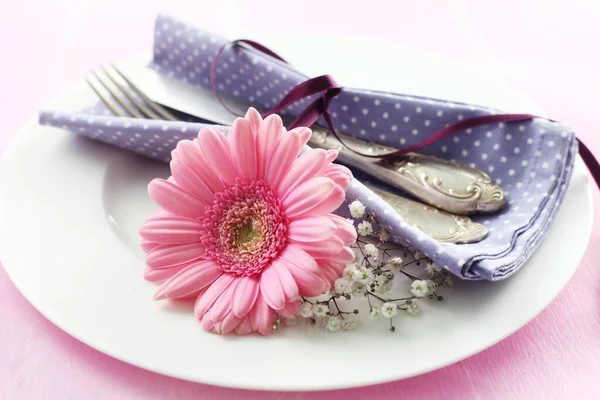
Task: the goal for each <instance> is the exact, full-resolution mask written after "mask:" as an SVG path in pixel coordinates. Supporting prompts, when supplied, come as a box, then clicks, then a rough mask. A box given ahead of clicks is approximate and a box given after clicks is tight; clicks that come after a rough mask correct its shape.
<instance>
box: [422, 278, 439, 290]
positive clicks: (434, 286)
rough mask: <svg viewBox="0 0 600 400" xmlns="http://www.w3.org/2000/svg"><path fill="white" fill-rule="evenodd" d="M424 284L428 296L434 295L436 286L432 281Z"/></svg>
mask: <svg viewBox="0 0 600 400" xmlns="http://www.w3.org/2000/svg"><path fill="white" fill-rule="evenodd" d="M425 282H427V293H428V294H433V293H435V291H436V290H437V287H438V284H437V283H435V282H434V281H432V280H431V279H427V280H426V281H425Z"/></svg>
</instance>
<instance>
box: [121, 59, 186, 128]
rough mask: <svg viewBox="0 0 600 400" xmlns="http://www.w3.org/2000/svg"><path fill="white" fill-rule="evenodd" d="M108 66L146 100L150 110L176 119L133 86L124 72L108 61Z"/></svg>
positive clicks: (174, 119)
mask: <svg viewBox="0 0 600 400" xmlns="http://www.w3.org/2000/svg"><path fill="white" fill-rule="evenodd" d="M110 66H111V67H112V68H113V69H114V70H115V71H116V72H117V74H119V76H120V77H121V78H122V79H123V80H124V81H125V82H127V84H128V85H129V87H130V88H131V89H132V90H133V91H134V92H135V93H136V94H137V95H138V96H140V97H141V98H142V100H144V101H145V102H146V104H148V106H150V108H152V110H154V111H155V112H156V113H157V114H159V115H160V116H161V117H163V118H165V119H167V120H169V121H177V120H178V119H177V118H175V116H174V115H173V114H171V113H170V112H169V111H167V109H165V108H164V107H163V106H161V105H160V104H158V103H156V102H154V101H152V100H151V99H150V98H149V97H148V96H146V95H145V94H144V93H143V92H142V91H141V90H140V89H138V87H137V86H135V85H134V84H133V82H131V81H130V80H129V78H127V77H126V76H125V74H123V73H122V72H121V71H120V70H119V69H118V68H117V67H116V66H115V65H114V64H113V63H110Z"/></svg>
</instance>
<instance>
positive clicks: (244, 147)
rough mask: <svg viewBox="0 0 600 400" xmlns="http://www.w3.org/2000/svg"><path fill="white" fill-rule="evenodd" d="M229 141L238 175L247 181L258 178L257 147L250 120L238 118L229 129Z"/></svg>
mask: <svg viewBox="0 0 600 400" xmlns="http://www.w3.org/2000/svg"><path fill="white" fill-rule="evenodd" d="M229 143H230V147H231V158H232V159H233V165H234V167H235V170H236V172H237V175H238V176H239V177H240V178H241V179H242V180H244V181H246V182H250V181H252V180H254V179H256V149H255V148H254V135H253V134H252V128H251V127H250V123H249V122H248V121H246V120H245V119H243V118H236V120H235V121H234V122H233V126H232V127H231V130H230V131H229Z"/></svg>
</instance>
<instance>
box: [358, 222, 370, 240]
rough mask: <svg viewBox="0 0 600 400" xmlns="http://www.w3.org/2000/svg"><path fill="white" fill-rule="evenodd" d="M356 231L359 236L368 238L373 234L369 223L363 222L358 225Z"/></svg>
mask: <svg viewBox="0 0 600 400" xmlns="http://www.w3.org/2000/svg"><path fill="white" fill-rule="evenodd" d="M356 231H357V232H358V234H359V235H361V236H369V235H370V234H372V233H373V225H371V223H370V222H369V221H363V222H361V223H360V224H358V227H357V228H356Z"/></svg>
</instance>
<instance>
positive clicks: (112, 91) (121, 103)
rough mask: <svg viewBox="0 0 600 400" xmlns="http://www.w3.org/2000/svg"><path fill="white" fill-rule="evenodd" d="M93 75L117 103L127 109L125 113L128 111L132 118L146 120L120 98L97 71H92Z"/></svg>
mask: <svg viewBox="0 0 600 400" xmlns="http://www.w3.org/2000/svg"><path fill="white" fill-rule="evenodd" d="M92 74H94V76H95V77H96V79H98V82H100V83H101V84H102V86H104V88H105V89H106V90H108V93H110V95H111V96H112V97H113V98H114V99H115V100H116V101H117V103H119V105H121V107H123V108H124V109H125V111H127V112H128V113H129V114H130V116H132V117H135V118H144V116H143V115H142V114H140V113H139V112H138V111H137V110H135V109H134V108H133V107H131V106H130V105H129V104H127V103H126V102H124V101H123V100H122V99H121V98H120V97H119V95H118V93H117V92H116V91H115V90H114V89H112V88H111V87H110V86H109V85H108V84H107V83H106V82H104V80H103V79H102V78H101V77H100V75H99V74H98V73H97V72H96V71H92Z"/></svg>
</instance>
